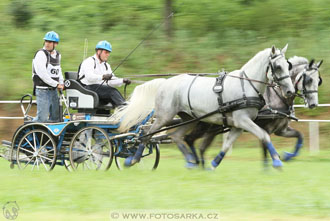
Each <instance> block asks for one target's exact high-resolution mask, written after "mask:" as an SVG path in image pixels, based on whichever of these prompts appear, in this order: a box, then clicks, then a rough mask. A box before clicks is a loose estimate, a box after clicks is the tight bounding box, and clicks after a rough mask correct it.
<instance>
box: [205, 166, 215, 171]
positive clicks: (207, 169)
mask: <svg viewBox="0 0 330 221" xmlns="http://www.w3.org/2000/svg"><path fill="white" fill-rule="evenodd" d="M204 170H205V171H215V167H213V166H211V167H205V168H204Z"/></svg>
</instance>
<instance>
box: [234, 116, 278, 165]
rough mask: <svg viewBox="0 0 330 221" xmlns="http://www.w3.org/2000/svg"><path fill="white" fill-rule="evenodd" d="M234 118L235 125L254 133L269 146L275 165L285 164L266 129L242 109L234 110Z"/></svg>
mask: <svg viewBox="0 0 330 221" xmlns="http://www.w3.org/2000/svg"><path fill="white" fill-rule="evenodd" d="M233 119H235V121H234V125H235V127H239V128H242V129H244V130H246V131H248V132H250V133H252V134H254V135H255V136H256V137H257V138H258V139H259V140H260V141H261V142H262V144H263V145H265V146H266V147H267V149H268V151H269V153H270V156H271V157H272V160H273V167H275V168H280V167H282V165H283V164H282V162H281V160H280V158H279V154H278V153H277V151H276V149H275V147H274V146H273V144H272V142H271V141H270V137H269V134H268V133H267V132H266V131H265V130H264V129H262V128H260V127H259V126H258V125H257V124H255V123H254V122H253V121H252V120H251V118H250V117H249V116H248V115H247V114H244V113H241V112H240V111H236V112H233Z"/></svg>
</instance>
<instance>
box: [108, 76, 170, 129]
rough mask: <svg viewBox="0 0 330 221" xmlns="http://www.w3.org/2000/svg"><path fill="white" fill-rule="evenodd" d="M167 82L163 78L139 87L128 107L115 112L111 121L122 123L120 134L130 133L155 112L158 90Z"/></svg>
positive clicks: (132, 95) (130, 99) (135, 90)
mask: <svg viewBox="0 0 330 221" xmlns="http://www.w3.org/2000/svg"><path fill="white" fill-rule="evenodd" d="M165 80H166V79H163V78H159V79H154V80H151V81H148V82H146V83H144V84H141V85H139V86H137V87H136V88H135V89H134V91H133V93H132V94H131V96H130V98H129V99H128V101H127V102H128V105H125V106H123V107H121V108H118V109H116V110H115V112H114V113H113V115H112V116H111V117H110V120H115V121H119V122H120V126H119V128H118V131H119V132H121V133H122V132H126V131H128V130H129V129H130V128H131V127H133V126H135V125H137V124H138V123H140V122H141V121H142V120H144V119H145V118H146V117H147V116H148V115H149V114H150V113H151V112H152V111H153V109H154V108H155V99H156V94H157V90H158V88H159V87H160V86H161V85H162V84H163V83H164V81H165Z"/></svg>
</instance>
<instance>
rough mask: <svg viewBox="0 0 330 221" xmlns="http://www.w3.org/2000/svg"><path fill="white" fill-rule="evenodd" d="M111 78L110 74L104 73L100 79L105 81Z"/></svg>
mask: <svg viewBox="0 0 330 221" xmlns="http://www.w3.org/2000/svg"><path fill="white" fill-rule="evenodd" d="M111 78H112V74H104V75H103V76H102V80H106V81H108V80H110V79H111Z"/></svg>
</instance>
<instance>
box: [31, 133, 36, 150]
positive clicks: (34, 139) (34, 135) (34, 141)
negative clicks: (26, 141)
mask: <svg viewBox="0 0 330 221" xmlns="http://www.w3.org/2000/svg"><path fill="white" fill-rule="evenodd" d="M32 134H33V143H34V147H35V148H34V151H36V150H37V143H36V134H35V133H32Z"/></svg>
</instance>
